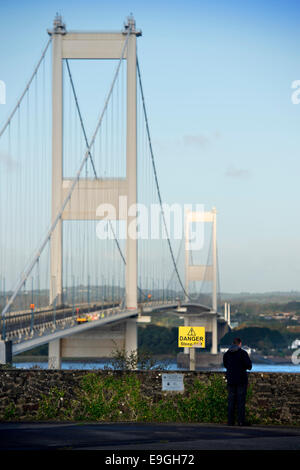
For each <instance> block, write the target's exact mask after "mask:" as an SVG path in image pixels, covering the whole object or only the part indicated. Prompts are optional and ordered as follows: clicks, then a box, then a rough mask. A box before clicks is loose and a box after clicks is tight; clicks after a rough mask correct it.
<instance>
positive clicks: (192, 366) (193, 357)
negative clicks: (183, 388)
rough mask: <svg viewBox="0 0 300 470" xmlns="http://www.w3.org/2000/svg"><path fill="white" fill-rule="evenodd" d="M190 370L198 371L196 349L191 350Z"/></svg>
mask: <svg viewBox="0 0 300 470" xmlns="http://www.w3.org/2000/svg"><path fill="white" fill-rule="evenodd" d="M190 370H196V348H194V347H191V348H190Z"/></svg>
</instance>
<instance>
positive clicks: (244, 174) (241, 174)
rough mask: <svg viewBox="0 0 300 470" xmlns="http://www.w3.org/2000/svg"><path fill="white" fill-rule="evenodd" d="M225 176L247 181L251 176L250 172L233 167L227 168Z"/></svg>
mask: <svg viewBox="0 0 300 470" xmlns="http://www.w3.org/2000/svg"><path fill="white" fill-rule="evenodd" d="M225 176H227V177H228V178H235V179H248V178H250V176H251V172H250V171H249V170H246V169H243V168H235V167H234V166H230V167H229V168H227V170H226V172H225Z"/></svg>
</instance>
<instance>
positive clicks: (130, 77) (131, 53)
mask: <svg viewBox="0 0 300 470" xmlns="http://www.w3.org/2000/svg"><path fill="white" fill-rule="evenodd" d="M128 28H130V31H131V33H130V36H129V38H128V46H127V147H126V157H127V163H126V171H127V184H128V193H127V194H128V197H127V240H126V306H127V308H128V309H136V308H137V240H136V233H137V220H136V207H135V205H136V203H137V160H136V154H137V137H136V125H137V118H136V113H137V110H136V106H137V105H136V88H137V87H136V83H137V77H136V73H137V70H136V30H135V21H134V19H133V18H129V19H128Z"/></svg>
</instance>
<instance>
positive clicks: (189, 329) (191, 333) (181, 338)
mask: <svg viewBox="0 0 300 470" xmlns="http://www.w3.org/2000/svg"><path fill="white" fill-rule="evenodd" d="M178 347H179V348H190V370H196V348H205V328H204V326H179V328H178Z"/></svg>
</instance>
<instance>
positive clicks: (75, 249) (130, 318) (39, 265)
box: [0, 15, 228, 368]
mask: <svg viewBox="0 0 300 470" xmlns="http://www.w3.org/2000/svg"><path fill="white" fill-rule="evenodd" d="M48 35H49V39H48V41H47V44H46V45H45V47H44V50H43V51H42V54H41V57H40V59H39V60H38V62H37V65H36V67H35V68H34V70H33V73H32V75H31V77H30V79H29V81H28V82H27V84H26V86H25V88H24V91H23V93H22V94H21V96H20V98H19V100H18V101H17V103H16V105H15V107H14V108H13V110H12V111H11V113H10V115H9V117H8V119H7V120H6V121H5V123H4V124H3V125H2V127H1V129H0V157H1V158H0V164H1V166H2V167H3V168H2V169H1V174H0V192H1V221H2V227H1V244H0V306H1V311H2V314H1V320H0V328H1V341H0V362H1V363H6V362H9V361H11V357H12V355H13V354H18V353H21V352H23V351H26V350H30V349H32V348H34V347H36V346H39V345H42V344H46V343H49V368H59V367H60V366H61V358H62V357H104V356H109V354H110V353H111V351H112V349H114V348H115V347H119V348H124V349H125V350H126V351H127V352H131V351H135V350H137V324H138V323H139V322H147V321H149V316H148V315H147V314H148V313H151V312H153V311H154V310H158V311H160V312H161V315H163V314H164V312H165V311H166V310H171V309H173V310H174V311H175V312H177V313H178V314H179V315H181V316H183V317H184V323H185V325H186V326H188V325H197V324H199V325H200V324H201V325H202V326H206V329H207V331H208V332H210V333H211V354H213V355H216V354H217V353H218V349H217V348H218V340H219V338H220V337H221V336H222V335H223V334H224V333H225V332H226V330H227V328H228V325H227V322H226V319H224V316H223V314H222V313H221V312H220V311H218V308H220V298H219V276H218V260H217V235H216V210H215V209H214V208H213V209H211V210H210V211H199V210H198V211H193V210H189V211H185V212H184V214H183V219H182V220H181V222H182V223H181V224H179V227H180V231H181V232H180V234H179V235H180V236H175V235H174V233H172V230H171V226H172V224H170V219H171V216H172V213H173V210H174V207H171V210H170V208H169V207H167V205H166V204H164V202H163V199H162V191H161V188H160V184H159V178H158V171H157V166H156V161H155V158H154V151H153V145H152V140H151V134H150V123H149V119H148V114H147V108H146V100H145V95H144V90H143V85H142V74H141V67H140V63H139V58H138V55H137V38H138V37H139V36H141V31H140V30H138V29H137V28H136V24H135V20H134V18H133V17H132V16H130V17H129V18H128V19H127V22H125V24H124V28H123V30H121V31H119V32H78V31H69V30H67V28H66V25H65V24H64V23H63V21H62V18H61V17H60V16H59V15H57V16H56V17H55V20H54V23H53V28H52V29H51V30H48ZM99 59H100V60H99ZM83 63H84V65H83ZM99 63H100V64H101V66H102V65H103V63H108V64H109V65H108V67H107V68H102V69H101V70H100V69H98V68H97V67H99ZM92 82H93V83H92ZM91 106H93V107H94V108H95V110H96V111H95V113H97V114H95V116H94V115H93V113H92V112H91V111H90V110H91ZM153 207H154V208H155V211H153V210H152V209H153ZM175 209H176V208H175ZM175 212H176V211H174V214H175ZM150 213H151V217H149V214H150ZM154 213H155V214H154ZM154 215H155V216H154ZM178 217H179V216H178ZM178 217H177V219H176V220H175V222H174V223H175V224H176V223H177V222H178ZM206 222H207V224H206ZM197 223H202V225H203V226H205V227H207V230H206V228H205V233H204V235H205V236H204V235H203V239H204V241H205V243H204V245H207V246H204V247H203V246H201V250H199V249H198V251H197V250H196V251H195V250H194V251H193V250H191V249H189V243H190V239H191V232H192V227H193V226H194V225H195V224H197ZM177 225H178V224H177ZM150 232H151V234H150ZM153 232H155V234H154V235H155V236H153ZM177 235H178V234H177ZM204 258H205V259H204ZM187 352H188V351H187V350H186V351H185V353H187Z"/></svg>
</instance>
